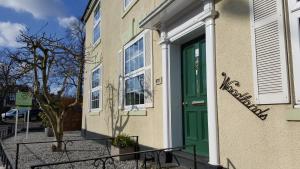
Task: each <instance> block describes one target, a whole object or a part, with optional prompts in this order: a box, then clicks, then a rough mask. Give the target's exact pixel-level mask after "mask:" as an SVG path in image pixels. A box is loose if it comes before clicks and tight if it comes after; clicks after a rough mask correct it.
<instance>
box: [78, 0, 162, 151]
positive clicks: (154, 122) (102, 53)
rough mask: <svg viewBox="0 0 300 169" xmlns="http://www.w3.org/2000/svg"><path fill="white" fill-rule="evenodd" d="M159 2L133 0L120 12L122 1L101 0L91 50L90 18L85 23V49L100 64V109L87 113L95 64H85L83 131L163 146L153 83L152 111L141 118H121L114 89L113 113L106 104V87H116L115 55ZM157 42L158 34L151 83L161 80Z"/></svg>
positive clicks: (159, 107)
mask: <svg viewBox="0 0 300 169" xmlns="http://www.w3.org/2000/svg"><path fill="white" fill-rule="evenodd" d="M160 1H161V0H134V3H133V6H132V7H131V8H130V9H129V11H125V12H124V11H123V4H122V1H102V4H101V10H102V21H101V29H102V37H101V42H100V43H99V45H98V46H96V47H91V48H90V46H91V44H90V42H92V33H93V29H92V28H93V27H92V25H93V17H92V15H91V16H90V17H89V19H88V21H87V23H86V30H87V31H86V32H87V42H86V46H87V47H88V49H89V52H90V53H92V54H91V56H95V55H96V56H97V60H102V61H103V62H102V65H103V110H102V111H101V112H96V113H91V112H89V100H90V96H89V94H90V93H89V90H90V87H89V82H90V75H91V70H92V69H93V68H94V67H95V64H87V65H86V70H85V79H84V82H85V84H84V103H83V118H82V128H83V129H86V130H87V131H90V132H95V133H99V134H102V135H109V136H111V135H112V134H113V131H117V133H119V132H123V133H126V134H129V135H134V136H136V135H137V136H139V137H140V138H139V139H140V140H139V141H140V144H142V145H147V146H150V147H154V148H161V147H162V146H163V133H162V131H163V130H162V105H161V103H162V100H161V93H162V91H161V86H160V85H155V84H153V85H154V86H153V87H154V108H149V109H147V110H146V114H147V115H142V116H133V115H129V116H128V115H124V113H123V112H122V111H119V110H118V96H117V90H115V91H114V94H113V96H114V97H113V100H114V103H115V104H114V106H113V109H114V110H112V111H111V109H110V107H111V106H110V105H111V104H109V102H108V100H109V93H110V91H111V90H109V89H108V88H107V85H108V84H112V85H113V86H114V87H116V86H117V85H118V78H119V74H118V71H119V65H118V64H119V61H118V52H119V51H120V50H121V49H122V47H123V46H124V45H125V44H126V43H128V42H129V41H130V40H131V39H132V38H134V37H135V36H136V35H138V33H140V32H141V31H142V30H141V29H139V28H138V23H139V22H140V20H141V19H142V18H143V17H144V16H145V15H146V14H147V13H149V12H150V11H151V10H152V9H154V7H155V6H157V5H159V3H160ZM133 19H134V20H135V22H134V23H135V24H134V29H132V25H133V22H132V21H133ZM132 30H134V31H132ZM158 41H159V35H158V33H157V32H153V70H154V77H153V79H154V80H155V79H157V78H160V77H161V49H160V46H159V44H158ZM99 58H102V59H99ZM145 131H146V132H145Z"/></svg>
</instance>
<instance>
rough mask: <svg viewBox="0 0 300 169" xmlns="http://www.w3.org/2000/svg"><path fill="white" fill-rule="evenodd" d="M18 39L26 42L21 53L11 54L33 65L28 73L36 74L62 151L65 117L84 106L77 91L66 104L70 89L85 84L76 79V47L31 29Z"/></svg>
mask: <svg viewBox="0 0 300 169" xmlns="http://www.w3.org/2000/svg"><path fill="white" fill-rule="evenodd" d="M18 42H20V43H22V44H23V47H21V48H19V50H18V52H15V53H11V54H10V58H12V59H13V60H15V61H17V62H18V63H19V64H20V65H23V66H24V65H25V66H26V67H28V68H30V70H31V71H30V72H28V74H29V75H30V76H32V80H33V81H32V85H33V95H34V97H35V98H36V100H37V102H38V104H39V106H40V108H41V109H42V110H43V112H44V113H45V115H46V117H47V119H48V120H49V122H50V124H51V126H52V128H53V131H54V135H55V138H56V141H57V145H54V147H53V148H54V149H53V150H56V151H61V150H62V140H63V135H64V132H63V119H64V116H65V115H66V113H68V111H69V110H72V109H73V108H75V107H80V106H81V105H80V100H81V98H80V97H81V95H80V94H79V95H78V94H76V99H75V101H74V103H70V104H68V105H65V104H64V102H63V99H64V96H65V95H66V93H67V90H68V89H72V88H74V86H75V88H76V92H77V91H80V92H81V89H78V88H82V84H79V85H78V84H77V83H81V82H79V81H77V83H76V81H74V79H81V78H82V77H79V74H80V73H78V71H79V70H80V68H78V64H77V62H78V61H77V60H76V59H75V57H74V56H75V54H76V55H77V52H76V51H75V48H74V46H73V45H71V44H68V43H67V41H66V40H65V39H59V38H57V37H55V36H52V35H49V34H46V33H41V34H30V33H29V31H26V32H21V34H20V36H19V37H18Z"/></svg>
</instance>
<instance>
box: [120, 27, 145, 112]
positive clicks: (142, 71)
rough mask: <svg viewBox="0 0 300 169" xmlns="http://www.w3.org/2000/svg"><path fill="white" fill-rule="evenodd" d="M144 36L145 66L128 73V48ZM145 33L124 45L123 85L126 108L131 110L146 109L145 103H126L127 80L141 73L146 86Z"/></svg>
mask: <svg viewBox="0 0 300 169" xmlns="http://www.w3.org/2000/svg"><path fill="white" fill-rule="evenodd" d="M142 38H143V50H144V51H143V57H144V59H143V61H144V66H143V67H141V68H139V69H137V70H134V71H132V72H129V73H127V74H126V71H125V69H126V55H125V53H126V49H128V48H129V47H131V46H132V45H133V44H134V43H136V42H138V41H139V40H140V39H142ZM145 59H146V58H145V33H144V32H143V33H141V34H140V35H138V36H137V37H135V38H134V39H133V40H131V41H130V42H129V43H128V44H126V45H125V46H124V50H123V74H124V81H123V86H124V93H123V96H124V110H125V111H131V110H145V103H144V104H138V105H126V80H128V79H131V78H133V77H136V76H139V75H141V74H144V86H145V64H146V63H145Z"/></svg>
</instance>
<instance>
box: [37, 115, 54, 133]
mask: <svg viewBox="0 0 300 169" xmlns="http://www.w3.org/2000/svg"><path fill="white" fill-rule="evenodd" d="M39 116H40V118H41V119H42V125H43V126H44V127H45V134H46V136H47V137H54V132H53V129H52V127H51V124H50V122H49V120H48V118H47V116H46V115H45V113H44V112H41V113H39Z"/></svg>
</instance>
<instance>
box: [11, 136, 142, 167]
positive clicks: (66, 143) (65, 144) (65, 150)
mask: <svg viewBox="0 0 300 169" xmlns="http://www.w3.org/2000/svg"><path fill="white" fill-rule="evenodd" d="M130 137H131V138H134V141H135V146H134V150H135V151H138V150H139V149H138V148H139V147H138V145H139V137H138V136H130ZM113 139H115V138H114V137H107V138H101V139H98V138H95V139H77V140H63V141H60V143H62V144H63V149H62V150H61V152H62V155H61V158H63V155H64V154H65V155H66V156H67V159H68V161H71V159H70V157H69V152H68V146H72V145H73V143H74V142H82V141H95V142H105V149H106V154H108V155H111V151H110V148H109V146H110V143H111V141H112V140H113ZM49 143H59V142H58V141H40V142H25V143H17V144H16V146H17V148H16V157H15V169H18V165H19V159H20V146H21V145H30V144H49ZM103 155H105V154H103ZM58 161H61V160H58Z"/></svg>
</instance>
